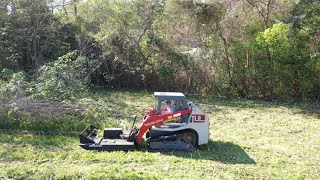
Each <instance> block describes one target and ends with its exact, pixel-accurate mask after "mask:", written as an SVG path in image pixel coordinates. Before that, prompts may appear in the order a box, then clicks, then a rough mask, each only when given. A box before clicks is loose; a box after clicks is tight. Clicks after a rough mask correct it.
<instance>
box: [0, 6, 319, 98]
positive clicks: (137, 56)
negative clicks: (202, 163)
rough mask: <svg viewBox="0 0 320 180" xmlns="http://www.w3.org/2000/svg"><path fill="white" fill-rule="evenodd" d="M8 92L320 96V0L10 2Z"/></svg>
mask: <svg viewBox="0 0 320 180" xmlns="http://www.w3.org/2000/svg"><path fill="white" fill-rule="evenodd" d="M0 14H1V15H0V25H1V28H0V39H1V41H0V83H1V87H0V88H1V89H0V91H1V92H2V95H4V96H7V95H8V94H10V95H12V94H13V95H17V93H19V94H20V95H26V96H34V97H37V98H41V97H49V98H52V99H68V98H72V95H73V94H74V93H76V92H78V91H79V92H81V91H83V90H85V89H87V88H88V87H90V86H104V87H109V88H125V89H146V90H150V91H153V90H157V91H182V92H187V93H206V94H211V95H219V96H236V97H242V98H245V97H249V98H264V99H280V98H295V99H314V100H319V98H320V91H319V89H320V56H319V49H320V46H319V43H320V31H319V30H320V27H319V26H320V18H319V17H320V3H319V1H316V0H300V1H293V0H258V1H252V0H240V1H233V0H216V1H191V0H157V1H151V0H133V1H124V0H123V1H122V0H108V1H106V0H87V1H82V0H48V1H45V0H3V1H1V2H0Z"/></svg>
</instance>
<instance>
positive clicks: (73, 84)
mask: <svg viewBox="0 0 320 180" xmlns="http://www.w3.org/2000/svg"><path fill="white" fill-rule="evenodd" d="M77 54H78V53H77V51H73V52H70V53H68V54H66V55H64V56H62V57H60V58H58V60H56V61H54V62H52V63H49V64H48V65H44V66H42V67H41V68H40V70H39V73H40V76H39V78H38V79H37V83H36V90H37V93H36V95H35V96H36V97H44V98H47V99H52V100H59V99H74V97H75V96H76V95H77V94H81V92H85V91H86V90H87V87H88V84H89V82H90V77H89V76H90V72H89V69H90V68H89V67H90V65H91V64H92V63H93V62H94V61H91V62H89V60H88V59H87V58H86V57H82V56H78V55H77Z"/></svg>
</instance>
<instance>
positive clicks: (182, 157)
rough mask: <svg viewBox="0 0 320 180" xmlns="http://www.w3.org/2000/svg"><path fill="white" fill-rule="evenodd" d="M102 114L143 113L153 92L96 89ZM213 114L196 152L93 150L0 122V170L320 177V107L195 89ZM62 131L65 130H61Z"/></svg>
mask: <svg viewBox="0 0 320 180" xmlns="http://www.w3.org/2000/svg"><path fill="white" fill-rule="evenodd" d="M90 99H91V100H93V101H95V102H100V105H101V106H103V107H105V109H106V111H108V112H107V113H106V114H107V115H108V116H109V117H106V119H102V121H104V120H114V119H123V121H122V124H125V125H127V126H128V121H130V118H128V117H129V115H131V114H132V113H136V114H140V113H141V112H142V110H143V107H145V106H148V105H149V106H150V105H152V104H153V101H152V94H151V93H141V92H139V93H128V92H111V93H110V92H109V93H106V92H99V93H96V94H93V95H92V96H90ZM191 100H192V101H193V102H194V103H196V104H197V105H199V106H200V107H201V108H202V109H203V110H204V111H205V112H206V113H207V114H208V116H209V118H210V142H209V144H208V145H206V146H203V147H201V148H200V149H199V150H197V151H195V152H192V153H177V152H172V153H150V152H146V151H145V149H144V148H143V147H141V148H140V149H139V150H137V151H133V152H127V153H126V152H121V151H119V152H95V151H85V150H83V149H81V148H80V147H78V137H77V136H74V135H72V133H71V134H70V135H68V133H66V132H61V131H59V132H58V133H53V135H50V134H48V133H46V132H35V131H19V130H0V178H9V179H27V178H30V179H320V107H319V106H317V105H315V104H307V103H280V104H279V103H271V102H263V101H252V100H227V99H221V98H204V97H193V98H192V99H191ZM60 132H61V134H59V133H60Z"/></svg>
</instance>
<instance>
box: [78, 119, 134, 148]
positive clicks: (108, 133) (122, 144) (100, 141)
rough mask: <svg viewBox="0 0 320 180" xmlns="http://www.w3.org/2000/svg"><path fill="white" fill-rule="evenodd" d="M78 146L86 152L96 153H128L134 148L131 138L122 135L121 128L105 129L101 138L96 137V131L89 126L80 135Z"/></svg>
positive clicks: (93, 127)
mask: <svg viewBox="0 0 320 180" xmlns="http://www.w3.org/2000/svg"><path fill="white" fill-rule="evenodd" d="M79 136H80V144H79V146H80V147H82V148H83V149H86V150H98V151H116V150H122V151H130V150H134V149H135V148H136V145H135V143H134V141H133V140H132V138H129V136H128V135H127V136H126V135H124V134H123V132H122V129H121V128H105V129H104V131H103V136H102V137H100V136H99V135H98V129H97V128H96V127H95V126H93V125H90V126H88V127H87V128H86V129H84V130H83V131H82V132H81V133H80V135H79Z"/></svg>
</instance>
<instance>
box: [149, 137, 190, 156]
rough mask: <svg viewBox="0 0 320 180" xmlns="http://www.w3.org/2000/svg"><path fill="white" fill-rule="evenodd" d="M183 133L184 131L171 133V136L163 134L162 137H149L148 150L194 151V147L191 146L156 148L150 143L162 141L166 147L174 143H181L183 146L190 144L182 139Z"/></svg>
mask: <svg viewBox="0 0 320 180" xmlns="http://www.w3.org/2000/svg"><path fill="white" fill-rule="evenodd" d="M183 135H184V133H178V134H173V135H170V136H161V137H158V138H149V139H148V140H147V150H148V151H150V152H172V151H178V152H192V151H193V148H192V149H190V147H189V148H172V147H171V148H156V149H153V148H150V143H153V142H161V143H162V144H163V146H164V147H165V146H166V145H170V144H172V143H179V144H180V143H181V147H183V146H184V147H186V146H188V145H189V144H188V143H186V142H184V141H183V140H182V139H183Z"/></svg>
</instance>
